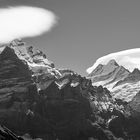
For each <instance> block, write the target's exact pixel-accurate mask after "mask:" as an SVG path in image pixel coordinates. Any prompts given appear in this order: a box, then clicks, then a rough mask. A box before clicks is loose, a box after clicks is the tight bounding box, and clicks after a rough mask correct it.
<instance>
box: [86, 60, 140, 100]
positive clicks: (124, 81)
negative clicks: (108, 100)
mask: <svg viewBox="0 0 140 140" xmlns="http://www.w3.org/2000/svg"><path fill="white" fill-rule="evenodd" d="M88 78H89V79H91V80H92V82H93V85H95V86H99V85H102V86H104V87H106V88H108V89H109V90H110V91H111V95H112V96H113V97H114V98H118V99H122V100H124V101H127V102H129V101H131V100H132V98H133V97H134V96H135V95H136V93H137V92H138V91H139V90H140V88H139V81H140V71H139V70H138V69H134V71H133V72H129V71H128V70H127V69H125V68H124V67H123V66H120V65H118V64H117V62H116V61H115V60H110V61H109V62H108V63H107V64H106V65H102V64H99V65H98V66H97V67H96V68H95V69H94V70H93V71H92V72H91V73H90V74H89V75H88Z"/></svg>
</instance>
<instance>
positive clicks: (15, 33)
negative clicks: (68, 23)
mask: <svg viewBox="0 0 140 140" xmlns="http://www.w3.org/2000/svg"><path fill="white" fill-rule="evenodd" d="M56 23H57V18H56V16H55V14H54V13H53V12H51V11H48V10H46V9H43V8H37V7H29V6H18V7H8V8H3V9H0V43H7V42H9V41H11V40H13V39H15V38H24V37H33V36H38V35H41V34H43V33H45V32H48V31H50V30H51V28H52V27H53V26H54V25H55V24H56Z"/></svg>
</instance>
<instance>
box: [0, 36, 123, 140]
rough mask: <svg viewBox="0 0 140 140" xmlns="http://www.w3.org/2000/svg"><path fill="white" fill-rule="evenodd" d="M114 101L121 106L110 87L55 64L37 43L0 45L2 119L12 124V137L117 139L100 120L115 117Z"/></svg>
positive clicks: (9, 126)
mask: <svg viewBox="0 0 140 140" xmlns="http://www.w3.org/2000/svg"><path fill="white" fill-rule="evenodd" d="M110 107H112V108H115V109H118V110H120V111H121V108H120V106H119V105H117V103H115V101H114V100H113V99H112V96H111V95H110V91H109V90H108V89H107V88H103V87H102V86H99V87H98V86H92V82H91V80H90V79H87V78H86V77H82V76H81V75H79V74H77V73H75V72H74V71H72V70H68V69H61V70H60V69H57V68H55V65H54V63H53V62H51V61H49V60H48V59H47V56H46V55H45V54H44V53H43V52H42V51H40V50H36V49H35V48H34V47H33V46H30V45H27V44H26V43H25V42H23V41H22V40H19V39H16V40H14V41H12V42H11V43H9V44H4V45H2V46H1V47H0V124H1V125H2V126H6V128H8V129H5V130H6V132H7V133H8V134H9V133H10V134H9V135H7V133H6V134H5V133H4V135H6V136H7V137H11V135H12V136H13V134H15V139H16V140H17V139H21V137H22V138H23V139H32V138H41V139H43V140H46V139H47V140H52V139H53V140H56V139H59V140H74V139H75V140H76V139H82V138H83V137H84V139H85V140H87V139H88V138H89V137H92V138H95V139H97V140H102V139H103V138H104V140H110V139H113V140H115V137H114V136H113V134H112V133H111V132H110V131H109V130H108V129H107V128H106V127H103V126H102V125H105V126H106V124H105V121H103V122H101V121H100V120H101V118H102V120H104V119H109V118H110V117H111V115H112V114H111V113H110V114H108V115H107V117H104V113H106V112H109V109H110ZM105 116H106V115H105ZM9 129H10V131H8V130H9ZM2 130H3V129H2ZM1 135H3V133H2V134H0V137H1ZM16 135H17V136H21V137H17V136H16ZM110 135H111V136H112V137H111V138H110ZM27 136H29V137H31V138H29V137H28V138H25V137H27Z"/></svg>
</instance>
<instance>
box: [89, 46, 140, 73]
mask: <svg viewBox="0 0 140 140" xmlns="http://www.w3.org/2000/svg"><path fill="white" fill-rule="evenodd" d="M111 59H115V60H116V61H117V63H118V64H119V65H122V66H124V67H125V68H127V69H129V70H130V71H132V70H133V69H134V68H139V69H140V48H135V49H129V50H124V51H120V52H116V53H111V54H108V55H105V56H103V57H101V58H99V59H97V61H96V62H95V63H94V64H93V66H91V67H89V68H88V69H87V73H91V72H92V71H93V70H94V69H95V68H96V67H97V66H98V65H99V64H106V63H107V62H108V61H109V60H111Z"/></svg>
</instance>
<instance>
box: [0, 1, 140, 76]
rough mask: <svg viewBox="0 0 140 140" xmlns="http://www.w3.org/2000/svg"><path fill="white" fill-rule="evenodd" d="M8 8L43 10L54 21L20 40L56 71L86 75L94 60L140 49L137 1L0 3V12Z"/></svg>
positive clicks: (139, 15) (139, 12) (139, 11)
mask: <svg viewBox="0 0 140 140" xmlns="http://www.w3.org/2000/svg"><path fill="white" fill-rule="evenodd" d="M8 6H13V7H14V6H31V7H36V8H43V9H46V10H49V11H52V13H53V14H54V15H55V16H56V17H57V24H56V25H55V26H54V27H53V28H52V29H51V30H50V31H49V32H46V33H43V34H42V35H39V36H32V37H29V36H28V37H26V38H23V40H24V41H25V42H27V43H29V44H31V45H33V46H35V47H36V48H38V49H40V50H42V51H43V52H44V53H46V55H47V58H48V59H49V60H51V61H53V62H54V64H55V66H56V67H57V68H68V69H72V70H74V71H76V72H78V73H80V74H82V75H86V69H87V68H88V67H90V66H92V65H93V64H94V63H95V62H96V60H97V59H98V58H100V57H102V56H105V55H107V54H110V53H114V52H118V51H122V50H127V49H133V48H139V47H140V8H139V7H140V1H139V0H133V1H132V0H0V8H6V7H8ZM33 24H34V23H33ZM0 32H1V31H0Z"/></svg>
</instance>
